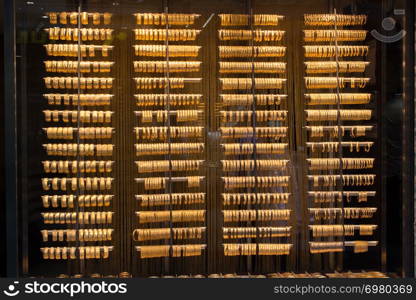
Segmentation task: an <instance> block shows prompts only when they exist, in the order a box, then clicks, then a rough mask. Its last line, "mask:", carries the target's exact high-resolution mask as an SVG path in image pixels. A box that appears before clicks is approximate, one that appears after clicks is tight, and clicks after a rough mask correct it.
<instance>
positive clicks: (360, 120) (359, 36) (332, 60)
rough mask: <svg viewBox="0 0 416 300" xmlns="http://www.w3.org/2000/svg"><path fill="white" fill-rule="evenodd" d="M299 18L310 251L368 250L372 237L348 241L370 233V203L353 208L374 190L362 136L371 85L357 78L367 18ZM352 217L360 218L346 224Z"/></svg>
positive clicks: (369, 145) (369, 114) (364, 64)
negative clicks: (301, 25)
mask: <svg viewBox="0 0 416 300" xmlns="http://www.w3.org/2000/svg"><path fill="white" fill-rule="evenodd" d="M304 18H305V26H306V28H307V29H306V30H304V41H305V42H306V43H313V45H305V46H304V49H305V59H306V61H305V87H306V90H307V94H305V106H306V109H305V121H306V124H307V126H305V131H306V136H307V142H306V149H307V153H308V158H307V169H308V176H307V180H308V183H309V191H308V194H307V197H308V199H310V201H309V202H308V203H309V204H310V209H309V213H310V214H311V215H312V217H313V225H310V226H309V230H310V232H311V235H310V240H311V242H310V243H309V249H310V253H311V254H322V253H333V252H344V251H345V249H346V247H348V246H351V247H354V253H363V252H367V251H368V246H376V245H377V244H378V243H377V242H375V241H371V242H369V241H365V242H361V241H347V239H351V238H354V237H355V236H358V235H360V236H361V238H363V236H364V237H368V238H373V235H374V230H375V229H376V228H377V225H373V224H368V222H369V221H368V220H371V218H373V216H374V214H375V213H376V211H377V209H376V208H375V207H366V208H363V207H359V208H358V207H354V205H355V204H356V203H360V202H366V203H367V202H369V203H371V202H370V201H371V200H372V199H373V198H374V197H375V196H376V193H375V192H374V191H373V189H374V188H375V186H374V184H375V175H374V174H371V172H373V170H374V163H375V159H374V158H372V157H371V156H372V155H373V154H372V153H373V148H374V147H373V146H374V142H372V141H369V133H370V132H371V131H372V130H373V126H372V125H371V120H372V119H373V118H374V115H373V109H372V107H371V104H372V98H373V97H372V95H371V94H370V93H365V92H364V91H365V88H366V87H367V86H368V85H369V84H370V83H371V79H370V78H367V77H366V76H364V74H366V70H367V68H368V66H369V62H368V61H366V56H367V54H368V47H367V46H361V45H358V43H359V42H363V41H364V40H365V39H366V35H367V31H365V30H357V29H356V27H358V26H362V25H365V23H366V19H367V18H366V16H363V15H339V14H336V12H334V14H327V15H325V14H324V15H305V17H304ZM349 26H355V28H354V29H349V28H348V27H349ZM314 27H316V28H317V29H315V28H314ZM317 42H318V43H319V44H316V43H317ZM343 43H346V44H343ZM349 43H351V44H349ZM344 155H346V157H344ZM369 173H370V174H369ZM358 221H359V222H360V223H362V224H353V222H358ZM329 239H330V240H329ZM357 245H358V246H357Z"/></svg>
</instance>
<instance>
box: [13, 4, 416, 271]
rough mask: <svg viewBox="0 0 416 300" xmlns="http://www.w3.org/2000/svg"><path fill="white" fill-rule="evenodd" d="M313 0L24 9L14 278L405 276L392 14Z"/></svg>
mask: <svg viewBox="0 0 416 300" xmlns="http://www.w3.org/2000/svg"><path fill="white" fill-rule="evenodd" d="M313 2H314V3H313V4H312V3H311V2H310V1H309V2H308V1H305V2H304V3H297V4H296V5H294V4H293V3H291V2H290V1H282V2H281V3H280V2H279V3H275V2H273V1H257V0H256V1H232V0H227V1H200V2H198V3H192V4H190V3H188V2H187V1H159V2H154V1H140V2H137V1H120V2H111V3H110V2H108V1H91V2H89V1H86V2H85V3H84V2H82V3H75V4H74V5H69V6H60V5H56V4H54V5H49V3H46V2H45V3H41V2H39V3H36V4H28V3H29V2H23V1H22V2H20V1H17V8H18V9H17V13H18V16H22V18H19V20H21V21H19V24H18V28H19V29H21V31H19V34H21V37H22V39H21V40H19V43H18V50H17V51H18V53H19V56H20V57H21V60H20V61H19V63H18V65H19V67H20V70H21V72H19V76H20V77H21V80H20V81H19V86H20V89H19V93H18V97H19V99H20V100H21V101H19V109H20V110H21V111H22V115H21V116H19V118H20V120H21V122H20V128H19V130H20V132H22V133H23V134H22V138H21V143H22V144H21V145H22V147H21V149H22V151H21V153H19V155H20V159H21V164H22V166H27V167H23V168H24V171H22V172H21V174H20V175H21V179H22V180H23V182H25V183H26V184H23V185H22V189H21V191H20V193H21V198H22V204H23V205H22V207H27V208H28V209H27V210H22V212H21V215H22V224H23V225H22V226H23V231H24V232H23V235H24V237H25V238H24V243H23V245H22V246H23V249H22V257H24V259H23V260H22V261H23V262H24V263H23V264H22V266H21V270H22V271H21V272H22V274H25V275H35V276H58V275H59V274H60V275H61V276H63V277H66V276H91V275H93V276H121V277H128V276H140V277H148V276H198V275H202V276H212V277H221V276H225V275H223V274H229V275H227V277H233V276H237V275H241V276H247V275H248V274H254V275H256V276H266V275H268V276H270V277H288V276H289V277H290V276H307V277H320V276H329V277H336V276H369V277H371V276H373V277H379V276H385V274H387V273H388V274H390V273H389V272H394V273H395V274H399V276H403V275H404V274H409V271H408V270H407V271H405V269H406V267H405V264H404V262H405V261H406V260H408V259H409V258H407V257H408V256H407V254H406V253H408V249H407V247H411V246H410V245H407V244H405V243H404V240H405V238H404V236H397V235H396V236H394V233H392V232H391V231H390V230H389V228H395V227H397V226H398V225H397V223H404V221H405V219H406V212H405V211H403V210H402V209H403V205H404V203H407V204H406V207H409V202H410V199H408V198H404V195H406V194H408V193H409V191H410V190H412V188H411V187H408V186H406V185H405V184H404V182H402V180H403V177H401V176H402V174H400V175H398V174H397V173H396V174H394V175H393V176H391V174H388V173H389V172H390V170H389V169H387V168H386V163H387V161H388V155H389V151H388V150H389V149H386V143H388V142H386V141H390V140H391V139H394V138H395V133H394V132H389V131H388V130H386V124H388V120H389V119H388V117H386V115H388V114H390V113H393V110H389V109H387V108H388V107H389V105H393V102H400V103H401V102H404V98H399V97H398V96H397V97H396V98H389V97H390V94H391V93H392V91H393V90H394V91H395V92H397V93H400V92H401V93H403V94H404V84H405V83H407V84H409V83H408V78H406V77H403V78H404V79H403V80H404V81H406V82H399V81H396V82H391V83H389V84H388V85H387V84H386V82H385V81H386V78H387V77H388V75H387V74H385V69H386V66H387V65H388V58H389V54H388V51H387V50H386V48H387V47H389V46H386V44H385V42H383V41H380V40H377V39H376V38H374V36H373V34H372V33H371V30H372V29H373V28H377V27H376V26H379V24H381V21H382V20H383V17H384V11H385V7H383V6H382V5H381V4H380V3H379V2H378V1H370V2H368V3H362V1H313ZM404 4H405V3H404ZM404 4H403V5H404ZM19 8H20V9H19ZM409 14H410V12H409ZM23 16H29V17H28V18H23ZM409 18H410V16H409ZM34 28H36V29H34ZM23 30H37V31H34V34H32V35H33V36H35V37H36V40H32V39H29V40H28V39H25V38H24V36H25V34H24V31H23ZM27 36H30V35H27ZM400 43H401V41H399V42H397V45H396V48H398V49H400V47H403V43H404V41H402V44H400ZM28 51H30V52H31V53H33V55H34V56H35V57H37V58H30V60H29V59H28V57H29V56H28ZM402 59H404V58H402ZM398 68H399V67H398ZM400 68H401V72H403V74H405V72H406V66H403V65H400ZM400 68H399V69H400ZM29 70H30V72H31V74H30V76H28V75H29V73H28V72H29ZM407 96H409V95H407ZM40 100H41V101H40ZM386 109H387V110H386ZM396 111H397V110H396ZM409 114H410V113H409V112H408V110H405V111H404V112H403V114H401V115H400V116H399V118H398V119H396V120H395V122H396V124H401V125H402V126H401V127H400V130H403V131H402V132H403V134H404V132H405V131H406V132H407V131H408V130H409V128H407V127H406V126H405V121H406V120H407V118H408V116H409ZM406 124H407V123H406ZM398 147H399V148H400V149H401V150H400V151H402V155H405V154H406V151H404V145H402V144H400V145H399V146H398ZM387 148H388V147H387ZM397 163H398V164H400V165H401V162H397ZM395 180H398V182H395ZM386 182H392V183H391V185H385V183H386ZM387 190H388V192H387ZM392 191H396V193H397V194H398V195H400V198H399V201H396V200H391V199H392V196H391V193H393V192H392ZM393 201H396V202H395V203H392V202H393ZM410 207H411V206H410ZM390 208H393V209H394V211H396V212H399V214H397V215H395V216H394V217H393V218H392V219H389V216H388V209H390ZM406 220H407V219H406ZM397 251H398V252H400V255H399V258H397ZM392 253H396V255H394V254H392ZM350 270H351V271H358V272H361V275H359V274H355V275H353V273H349V274H343V273H342V272H346V271H350ZM363 270H364V271H365V272H364V273H363V272H362V271H363ZM367 271H368V272H369V273H366V272H367ZM371 271H375V272H379V271H380V272H383V273H371ZM305 272H307V273H305ZM295 273H298V274H299V275H295ZM390 275H391V274H390Z"/></svg>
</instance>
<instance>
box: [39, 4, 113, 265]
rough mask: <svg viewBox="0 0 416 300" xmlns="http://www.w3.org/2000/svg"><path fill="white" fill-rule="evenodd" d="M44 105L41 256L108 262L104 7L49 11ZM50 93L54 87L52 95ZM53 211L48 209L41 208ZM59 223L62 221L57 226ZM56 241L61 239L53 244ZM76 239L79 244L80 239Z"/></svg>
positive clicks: (108, 69)
mask: <svg viewBox="0 0 416 300" xmlns="http://www.w3.org/2000/svg"><path fill="white" fill-rule="evenodd" d="M47 16H48V18H49V21H50V24H51V25H53V26H54V27H52V28H46V29H45V30H46V32H47V33H48V35H49V39H50V41H56V43H50V44H47V45H45V49H46V54H47V59H46V60H45V61H44V66H45V71H46V72H47V73H48V75H47V76H45V77H44V82H45V86H46V89H47V90H48V93H46V94H44V97H45V99H46V100H47V104H48V106H50V108H49V107H48V109H46V110H44V111H43V115H44V121H45V127H44V132H45V135H46V138H47V140H48V141H47V143H46V144H44V148H45V151H46V155H47V158H46V159H45V160H44V161H42V166H43V170H44V172H45V174H46V175H45V176H46V177H43V178H42V180H41V181H42V182H41V183H42V189H43V191H44V193H45V194H44V195H42V205H43V208H44V209H45V212H43V213H42V217H43V222H44V224H45V226H46V227H48V228H47V229H43V230H42V231H41V234H42V239H43V242H45V243H46V242H47V243H53V244H50V245H49V244H48V245H45V246H44V247H42V248H41V253H42V257H43V258H44V259H54V260H81V261H83V260H89V259H95V260H108V259H109V257H110V252H111V251H113V248H114V246H112V243H113V231H114V230H113V228H112V226H113V219H114V216H113V215H114V212H113V211H112V210H113V202H114V200H115V197H114V195H113V185H114V182H115V178H114V177H113V169H114V168H115V161H114V159H112V158H113V149H114V146H113V142H112V140H113V136H114V133H115V130H114V128H113V126H112V123H113V117H114V111H112V110H111V102H112V101H111V100H112V98H113V94H112V90H113V87H114V86H115V84H116V83H115V81H114V78H113V77H112V74H113V70H114V61H113V60H112V57H113V56H112V53H113V50H114V49H113V46H111V45H109V44H110V40H111V39H112V38H113V29H111V28H109V26H111V22H112V14H110V13H98V12H93V13H88V12H81V13H78V12H64V11H63V12H49V13H47ZM51 92H53V93H51ZM51 208H52V209H53V212H50V211H46V209H51ZM62 226H64V227H62ZM58 243H59V244H58ZM81 243H82V244H81Z"/></svg>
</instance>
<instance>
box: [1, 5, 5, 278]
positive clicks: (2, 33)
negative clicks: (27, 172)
mask: <svg viewBox="0 0 416 300" xmlns="http://www.w3.org/2000/svg"><path fill="white" fill-rule="evenodd" d="M4 1H7V0H2V1H0V95H1V96H0V99H2V100H1V101H0V115H1V116H3V115H4V71H3V66H4V59H3V38H4V32H3V6H4ZM0 124H1V125H0V126H1V132H0V178H1V180H0V193H1V195H2V196H1V198H0V199H1V200H0V239H1V240H2V241H3V242H1V243H0V260H1V261H0V276H5V272H6V270H5V269H6V268H5V264H6V254H5V247H6V224H5V211H6V207H5V199H4V178H5V175H6V174H5V170H4V147H3V145H4V124H3V122H1V123H0Z"/></svg>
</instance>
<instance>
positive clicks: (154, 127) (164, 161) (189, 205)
mask: <svg viewBox="0 0 416 300" xmlns="http://www.w3.org/2000/svg"><path fill="white" fill-rule="evenodd" d="M135 18H136V23H137V25H138V26H139V27H140V28H138V29H134V33H135V39H136V40H137V41H151V42H152V43H154V44H152V45H141V44H140V45H134V46H133V47H134V51H135V55H136V58H137V60H135V61H134V62H133V64H134V71H135V74H136V75H137V76H140V77H136V78H134V81H135V83H136V88H137V92H138V93H137V94H136V95H135V98H136V104H137V108H138V109H139V110H137V111H135V115H136V118H137V124H138V127H136V128H135V129H134V133H135V136H136V141H137V143H136V145H135V147H136V155H137V161H136V166H137V169H136V170H137V174H138V177H137V178H136V184H137V185H138V193H137V195H136V199H137V202H138V206H139V210H138V211H137V212H136V218H137V221H138V226H139V227H138V228H137V229H135V231H134V233H133V239H134V241H136V242H139V243H140V246H137V247H136V250H137V251H138V253H139V257H140V258H141V259H149V258H157V257H182V258H186V257H193V256H201V255H202V254H203V250H204V249H205V248H206V245H205V244H201V242H203V241H204V239H205V231H206V227H205V219H206V216H205V209H204V207H205V202H206V194H205V192H204V182H205V177H204V176H202V174H204V172H203V170H204V163H205V161H204V159H203V157H204V156H203V155H204V152H205V142H204V135H205V133H204V130H203V128H204V127H203V126H202V125H203V120H204V110H203V108H204V107H203V106H202V105H203V98H202V95H201V94H196V93H195V92H194V91H195V90H197V89H198V88H197V87H198V85H199V84H200V83H201V82H202V79H201V78H197V77H195V75H198V74H201V70H202V62H201V61H200V60H199V57H200V55H199V52H200V48H201V47H200V46H197V45H190V44H191V43H196V40H197V38H198V36H199V33H200V30H195V29H190V28H189V26H190V27H192V26H194V25H195V22H196V20H197V19H198V18H199V15H195V14H171V13H138V14H135ZM149 26H151V27H152V28H149ZM171 27H175V28H174V29H172V28H171ZM180 27H186V28H180ZM160 58H162V60H155V59H160ZM192 91H193V92H192ZM201 108H202V109H201ZM160 209H162V210H160ZM145 226H151V227H145ZM152 241H156V242H157V243H159V244H160V245H154V244H152V245H149V242H150V243H151V242H152ZM195 243H199V244H195Z"/></svg>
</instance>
